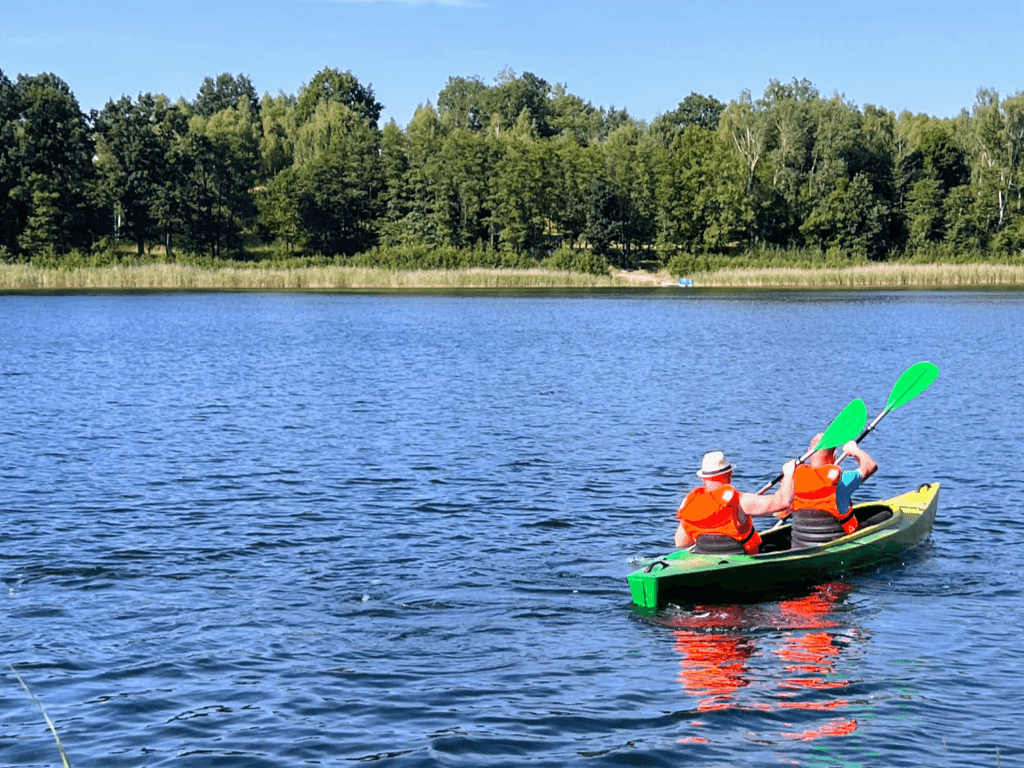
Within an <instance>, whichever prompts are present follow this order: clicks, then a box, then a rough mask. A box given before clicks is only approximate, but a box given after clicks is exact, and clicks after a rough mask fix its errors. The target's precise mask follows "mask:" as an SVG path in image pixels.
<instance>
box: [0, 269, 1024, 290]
mask: <svg viewBox="0 0 1024 768" xmlns="http://www.w3.org/2000/svg"><path fill="white" fill-rule="evenodd" d="M691 279H692V280H693V283H694V285H693V288H698V289H699V288H796V289H860V288H888V289H892V288H964V287H979V288H981V287H1016V286H1020V287H1024V265H1010V264H991V263H972V264H901V263H884V264H866V265H858V266H850V267H821V268H799V267H762V268H745V269H724V270H719V271H716V272H711V273H698V274H694V275H692V276H691ZM677 285H678V282H677V280H676V278H674V277H672V276H671V275H669V274H668V273H667V272H664V271H662V272H654V273H651V272H644V271H642V270H638V271H632V272H626V271H622V270H613V273H612V274H610V275H607V276H604V275H589V274H582V273H577V272H555V271H549V270H544V269H465V270H408V271H403V270H392V269H374V268H366V267H347V266H324V267H299V268H287V267H274V266H266V265H261V264H252V265H247V266H239V267H227V268H205V267H193V266H188V265H182V264H176V263H172V264H159V263H154V264H143V265H128V266H125V265H110V266H99V267H74V268H67V269H63V268H50V267H36V266H33V265H31V264H0V291H2V292H5V293H35V292H61V291H314V292H315V291H324V292H329V291H360V290H367V291H369V290H384V291H390V290H452V291H459V290H467V291H472V290H514V289H574V288H585V289H594V288H611V289H621V288H640V289H650V288H675V287H677ZM686 290H692V289H691V288H687V289H686Z"/></svg>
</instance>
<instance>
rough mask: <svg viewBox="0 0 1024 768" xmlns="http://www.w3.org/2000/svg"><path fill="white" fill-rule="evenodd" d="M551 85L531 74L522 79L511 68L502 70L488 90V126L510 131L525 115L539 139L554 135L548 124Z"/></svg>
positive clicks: (523, 75)
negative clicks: (489, 124) (489, 123)
mask: <svg viewBox="0 0 1024 768" xmlns="http://www.w3.org/2000/svg"><path fill="white" fill-rule="evenodd" d="M550 94H551V86H550V85H548V83H547V81H546V80H544V79H542V78H540V77H537V76H536V75H534V74H533V73H532V72H524V73H523V74H522V75H521V76H516V73H515V72H513V71H512V70H511V69H504V70H502V71H501V72H500V73H499V74H498V77H497V82H496V84H495V85H494V87H493V88H490V89H488V91H487V113H488V116H489V118H490V121H491V124H492V125H493V126H495V127H497V128H498V129H499V130H511V129H512V128H513V127H514V126H515V125H516V124H517V123H518V122H519V120H520V118H521V116H522V115H523V113H526V115H527V116H528V120H529V121H531V122H532V123H533V125H534V126H535V130H536V132H537V135H538V137H540V138H542V139H543V138H547V137H549V136H551V135H553V134H554V133H555V131H554V129H553V128H552V127H551V125H550V124H549V118H550V116H551V115H550V106H551V105H550V103H549V101H548V97H549V96H550Z"/></svg>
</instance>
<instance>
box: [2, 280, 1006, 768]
mask: <svg viewBox="0 0 1024 768" xmlns="http://www.w3.org/2000/svg"><path fill="white" fill-rule="evenodd" d="M1022 328H1024V293H1021V292H1017V293H1008V292H904V293H896V292H861V293H828V292H777V293H751V292H747V293H738V292H737V293H728V292H723V293H708V292H694V293H687V292H683V291H674V292H662V293H651V292H647V293H642V294H622V293H574V294H561V295H556V294H543V295H540V294H535V295H528V294H515V295H488V296H474V297H452V296H427V295H409V296H372V295H291V294H246V295H224V294H209V295H160V294H152V295H97V296H6V297H0V402H2V407H0V440H2V442H0V515H2V520H3V535H2V536H0V576H2V579H3V582H2V584H0V589H2V590H3V593H2V601H3V602H2V605H3V609H2V610H3V614H2V616H3V631H2V633H0V662H2V668H0V692H2V693H0V764H3V765H14V766H43V765H46V766H52V765H59V763H60V758H59V755H58V753H57V751H56V746H55V744H54V741H53V738H52V736H51V735H50V734H49V732H48V730H47V728H46V725H45V722H44V721H43V719H42V716H41V714H40V712H39V709H38V708H37V707H36V706H35V704H34V703H33V702H32V700H31V699H30V698H29V697H28V696H27V695H25V693H24V692H23V691H22V690H21V688H20V686H19V685H18V683H17V680H16V679H15V678H14V676H13V674H11V672H10V670H9V669H8V668H7V664H8V663H10V664H14V665H15V667H16V668H17V670H18V671H19V673H20V674H21V676H22V677H23V678H24V680H25V682H26V683H27V685H28V686H29V687H30V688H31V689H32V691H33V693H35V695H36V696H37V697H38V698H39V699H40V700H41V701H42V703H43V705H44V706H45V708H46V712H47V714H49V716H50V718H51V719H52V720H53V721H54V724H55V726H56V728H57V730H58V732H59V734H60V736H61V739H62V741H63V743H64V745H65V747H66V748H67V750H68V753H69V756H70V758H71V762H72V765H74V766H76V767H77V768H81V767H82V766H166V765H175V766H297V765H333V766H342V765H351V764H353V763H355V762H360V761H362V762H371V761H372V762H376V763H378V764H381V765H388V766H402V767H403V768H404V767H405V766H418V765H424V766H431V765H442V766H499V765H500V766H505V765H508V766H517V765H529V766H552V767H554V766H567V765H574V766H605V765H638V766H680V765H687V766H689V765H694V766H724V765H805V766H918V765H934V766H957V765H981V766H985V765H988V766H996V765H997V764H1001V765H1004V766H1009V765H1018V764H1020V763H1021V760H1022V755H1024V736H1022V735H1021V731H1020V725H1021V722H1024V716H1022V715H1024V712H1022V710H1024V705H1021V704H1020V669H1021V666H1022V662H1024V652H1022V651H1021V642H1020V628H1021V626H1024V615H1022V613H1024V611H1022V606H1024V600H1022V592H1021V583H1022V579H1024V573H1022V571H1024V546H1022V545H1024V535H1022V525H1021V522H1020V512H1019V507H1020V501H1019V499H1020V497H1021V495H1022V491H1024V480H1022V477H1021V466H1022V464H1024V352H1022V344H1021V337H1022ZM919 360H931V361H932V362H934V363H936V364H937V365H938V366H939V368H940V370H941V375H940V377H939V379H938V380H937V381H936V382H935V384H934V385H933V386H932V388H931V389H930V390H928V392H926V393H925V394H923V395H922V396H921V397H919V398H918V399H917V400H915V401H913V402H912V403H910V404H908V405H907V406H905V407H904V408H902V409H900V410H898V411H896V412H894V413H892V414H891V415H889V416H888V417H887V418H886V419H885V420H884V421H883V422H882V424H881V426H880V427H879V429H878V430H877V432H876V433H875V434H873V435H871V436H870V437H869V438H868V439H867V440H866V441H865V443H864V447H865V448H867V449H868V450H869V451H870V452H871V453H872V454H873V455H874V456H875V458H876V459H877V460H878V462H879V464H880V467H881V469H880V471H879V474H878V475H877V476H876V478H873V479H872V481H871V483H870V484H869V486H868V487H866V488H865V490H864V491H862V492H861V493H860V494H859V498H861V499H866V498H870V497H877V498H881V497H884V496H892V495H895V494H898V493H901V492H903V491H906V490H910V489H911V488H914V487H917V485H919V484H920V483H922V482H928V481H939V482H941V483H942V484H943V491H942V495H941V497H940V503H939V516H938V520H937V522H936V526H935V530H934V531H933V533H932V536H931V538H930V540H929V541H928V542H927V543H926V544H925V545H924V546H922V547H921V548H919V549H918V550H916V551H915V552H913V553H911V554H910V555H909V556H908V557H906V558H905V559H904V561H903V562H899V563H894V564H892V565H889V566H886V567H884V568H881V569H878V570H874V571H870V572H866V573H861V574H858V575H855V576H851V577H848V578H845V579H843V580H836V581H834V582H831V583H826V584H822V585H819V587H818V588H817V589H814V590H809V591H808V592H806V593H803V594H800V595H796V596H787V598H786V599H780V600H778V601H775V602H766V603H761V604H758V605H752V606H739V607H738V606H707V607H699V608H696V609H685V610H683V609H675V610H669V611H665V612H663V613H662V614H660V615H659V616H657V617H655V618H654V619H642V618H640V617H637V616H636V615H634V613H633V611H632V610H631V608H630V604H629V592H628V588H627V586H626V581H625V576H626V574H627V573H628V572H629V571H630V570H632V569H633V568H634V567H635V563H636V562H637V560H638V559H639V558H644V557H649V556H653V555H657V554H660V553H663V552H665V551H668V550H669V549H670V547H671V539H672V530H673V527H674V510H675V507H676V505H677V504H678V502H679V500H680V499H681V497H682V495H683V493H684V492H685V490H686V489H687V488H688V487H689V486H690V485H691V483H692V482H693V481H694V480H695V478H694V477H693V472H694V470H695V469H696V468H697V466H698V464H699V461H700V457H701V455H702V454H703V452H704V451H706V450H710V449H713V448H722V449H724V450H725V451H726V452H727V454H728V455H729V457H730V459H731V460H732V461H733V462H734V463H735V464H737V465H738V471H737V478H736V482H737V484H739V485H741V486H746V487H748V488H751V489H753V488H754V487H756V486H758V485H760V484H761V483H762V482H763V481H764V480H766V479H768V478H769V477H770V476H772V475H773V474H774V473H775V471H777V469H778V467H779V466H780V465H781V463H782V462H783V461H784V460H785V459H787V458H791V457H793V456H796V455H798V454H799V453H801V452H802V450H803V448H804V447H805V444H806V441H807V440H808V438H809V437H810V435H811V434H812V433H813V432H814V431H816V430H819V429H821V428H823V427H824V426H825V425H826V424H827V423H828V422H829V421H830V420H831V418H832V417H833V416H834V415H835V414H836V413H838V411H839V410H840V409H841V408H842V407H843V406H844V405H846V404H847V403H848V402H849V401H850V400H851V399H852V398H854V397H863V398H864V399H865V401H866V402H867V405H868V411H869V415H870V416H874V415H875V414H876V413H877V412H878V411H879V410H880V409H881V408H882V406H883V405H884V403H885V400H886V398H887V396H888V394H889V391H890V389H891V387H892V385H893V384H894V383H895V381H896V379H897V378H898V376H899V374H900V373H901V372H902V371H903V370H904V369H905V368H906V367H907V366H909V365H910V364H912V363H914V362H917V361H919Z"/></svg>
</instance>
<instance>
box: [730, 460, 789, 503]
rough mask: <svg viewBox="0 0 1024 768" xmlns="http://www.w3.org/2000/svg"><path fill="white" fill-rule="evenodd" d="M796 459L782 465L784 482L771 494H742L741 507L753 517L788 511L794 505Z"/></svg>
mask: <svg viewBox="0 0 1024 768" xmlns="http://www.w3.org/2000/svg"><path fill="white" fill-rule="evenodd" d="M795 469H796V462H795V461H787V462H786V463H785V464H783V465H782V482H781V483H779V488H778V490H777V491H775V493H773V494H772V495H771V496H761V495H758V494H756V493H742V494H740V509H742V510H743V511H744V512H745V513H746V514H748V515H750V516H751V517H760V516H762V515H778V514H780V513H785V512H788V511H789V509H790V508H791V507H792V506H793V470H795Z"/></svg>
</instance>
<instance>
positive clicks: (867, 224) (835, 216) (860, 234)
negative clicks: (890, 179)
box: [801, 174, 888, 259]
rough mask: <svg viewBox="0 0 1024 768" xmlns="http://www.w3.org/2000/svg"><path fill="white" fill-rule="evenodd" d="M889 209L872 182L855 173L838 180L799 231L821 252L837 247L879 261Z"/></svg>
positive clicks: (864, 176)
mask: <svg viewBox="0 0 1024 768" xmlns="http://www.w3.org/2000/svg"><path fill="white" fill-rule="evenodd" d="M887 225H888V209H887V207H886V206H885V205H884V204H883V202H882V201H880V200H879V199H878V197H877V195H875V194H874V192H873V191H872V189H871V181H870V180H869V178H868V177H867V176H866V175H864V174H857V175H856V176H854V177H853V179H852V180H851V181H848V180H847V179H846V178H845V177H841V178H840V179H839V180H838V181H837V182H836V188H835V189H834V190H833V191H832V192H830V193H829V194H828V195H827V196H826V197H825V199H824V200H821V201H819V203H818V204H817V205H816V206H815V207H814V210H813V211H812V212H811V215H810V216H809V217H808V218H807V220H806V221H805V222H804V223H803V226H802V227H801V232H802V233H803V235H804V237H806V238H807V241H808V242H809V243H811V244H812V245H815V246H817V247H819V248H821V249H822V250H828V249H830V248H838V249H840V250H842V251H844V252H846V253H848V254H860V255H864V256H868V257H869V258H875V259H877V258H880V257H881V256H882V255H883V254H882V252H881V248H882V247H884V244H885V242H886V240H885V234H886V227H887Z"/></svg>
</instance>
